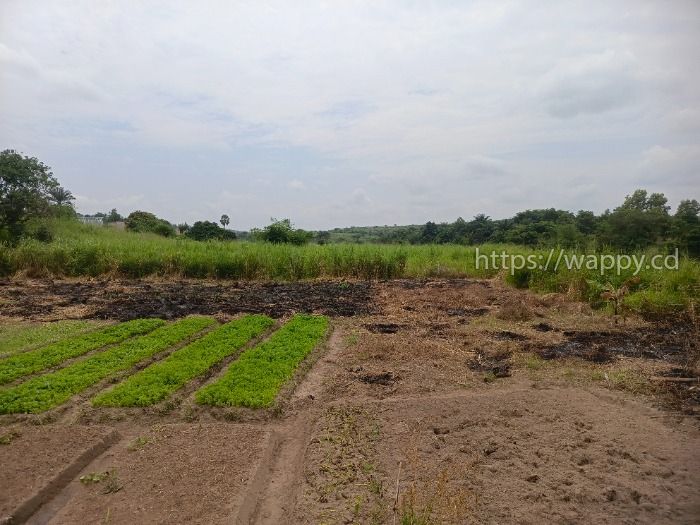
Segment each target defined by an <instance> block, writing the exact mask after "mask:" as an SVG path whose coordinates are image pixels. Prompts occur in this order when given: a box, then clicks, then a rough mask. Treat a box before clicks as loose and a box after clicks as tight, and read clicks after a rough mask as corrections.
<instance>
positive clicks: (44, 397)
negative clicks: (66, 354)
mask: <svg viewBox="0 0 700 525" xmlns="http://www.w3.org/2000/svg"><path fill="white" fill-rule="evenodd" d="M215 322H216V321H215V320H214V319H212V318H210V317H189V318H185V319H182V320H180V321H177V322H175V323H172V324H169V325H166V326H162V327H160V328H157V329H155V330H154V331H153V332H151V333H149V334H146V335H144V336H141V337H138V338H136V339H130V340H127V341H125V342H123V343H121V344H119V345H117V346H115V347H112V348H110V349H108V350H105V351H104V352H100V353H98V354H96V355H94V356H91V357H89V358H88V359H86V360H84V361H80V362H78V363H75V364H73V365H71V366H68V367H66V368H62V369H60V370H58V371H56V372H53V373H50V374H45V375H41V376H37V377H33V378H31V379H29V380H28V381H25V382H24V383H21V384H20V385H18V386H16V387H14V388H8V389H6V390H0V414H17V413H37V412H43V411H45V410H48V409H50V408H53V407H55V406H58V405H60V404H62V403H64V402H65V401H67V400H68V399H70V398H71V397H72V396H74V395H75V394H78V393H80V392H82V391H83V390H85V389H86V388H88V387H89V386H91V385H94V384H95V383H97V382H99V381H101V380H102V379H104V378H106V377H108V376H109V375H110V374H114V373H116V372H119V371H122V370H128V369H129V368H131V367H132V366H134V365H136V364H137V363H138V362H140V361H142V360H144V359H146V358H147V357H151V356H153V355H155V354H156V353H158V352H161V351H163V350H166V349H168V348H170V347H171V346H173V345H174V344H177V343H178V342H180V341H182V340H184V339H187V338H188V337H191V336H193V335H195V334H196V333H197V332H200V331H201V330H203V329H204V328H206V327H208V326H211V325H212V324H213V323H215Z"/></svg>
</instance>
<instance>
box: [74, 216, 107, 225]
mask: <svg viewBox="0 0 700 525" xmlns="http://www.w3.org/2000/svg"><path fill="white" fill-rule="evenodd" d="M102 219H103V217H96V216H94V215H78V220H79V221H80V222H82V223H83V224H94V225H100V226H101V225H102Z"/></svg>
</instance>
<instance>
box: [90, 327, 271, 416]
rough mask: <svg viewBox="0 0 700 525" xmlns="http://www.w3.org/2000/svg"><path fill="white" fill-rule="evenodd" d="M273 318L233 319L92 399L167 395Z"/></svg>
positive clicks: (143, 402)
mask: <svg viewBox="0 0 700 525" xmlns="http://www.w3.org/2000/svg"><path fill="white" fill-rule="evenodd" d="M273 324H274V321H273V320H272V319H270V318H269V317H267V316H264V315H248V316H246V317H242V318H240V319H235V320H233V321H231V322H230V323H227V324H225V325H224V326H222V327H220V328H217V329H216V330H214V331H213V332H210V333H208V334H207V335H205V336H204V337H202V338H201V339H198V340H197V341H194V342H193V343H190V344H189V345H187V346H186V347H184V348H182V349H180V350H177V351H176V352H173V353H172V354H171V355H169V356H168V357H167V358H165V359H164V360H162V361H159V362H158V363H154V364H152V365H151V366H149V367H147V368H145V369H144V370H142V371H141V372H139V373H137V374H135V375H133V376H131V377H130V378H128V379H127V380H126V381H124V382H123V383H120V384H119V385H117V386H116V387H114V388H113V389H111V390H107V391H106V392H103V393H101V394H100V395H98V396H97V397H95V399H94V400H93V405H95V406H122V407H124V406H148V405H153V404H155V403H158V402H159V401H162V400H163V399H165V398H167V397H168V396H169V395H170V394H172V393H173V392H174V391H176V390H178V389H179V388H181V387H183V386H184V385H185V384H186V383H188V382H189V381H191V380H192V379H194V378H195V377H197V376H200V375H202V374H204V373H206V372H207V370H209V369H210V368H211V367H212V366H214V365H215V364H216V363H218V362H219V361H221V360H222V359H224V358H225V357H227V356H229V355H231V354H233V353H235V352H236V351H238V350H240V349H241V348H242V347H243V346H244V345H245V344H246V343H247V342H248V341H250V340H251V339H253V338H254V337H257V336H259V335H261V334H262V333H263V332H265V330H267V329H268V328H269V327H271V326H272V325H273Z"/></svg>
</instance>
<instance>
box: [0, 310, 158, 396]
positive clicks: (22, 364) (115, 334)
mask: <svg viewBox="0 0 700 525" xmlns="http://www.w3.org/2000/svg"><path fill="white" fill-rule="evenodd" d="M163 324H165V321H162V320H161V319H137V320H135V321H127V322H126V323H121V324H118V325H115V326H108V327H107V328H103V329H101V330H97V331H95V332H90V333H87V334H83V335H79V336H76V337H71V338H69V339H64V340H62V341H59V342H57V343H53V344H50V345H48V346H45V347H43V348H39V349H37V350H31V351H29V352H24V353H22V354H17V355H13V356H10V357H8V358H6V359H2V360H0V385H2V384H5V383H9V382H10V381H13V380H15V379H17V378H18V377H23V376H26V375H29V374H32V373H34V372H39V371H41V370H45V369H47V368H50V367H52V366H55V365H58V364H60V363H62V362H63V361H66V360H67V359H70V358H72V357H78V356H80V355H83V354H86V353H87V352H89V351H91V350H96V349H98V348H102V347H103V346H107V345H111V344H114V343H120V342H122V341H124V340H125V339H128V338H129V337H133V336H135V335H142V334H145V333H148V332H150V331H151V330H153V329H154V328H156V327H158V326H161V325H163Z"/></svg>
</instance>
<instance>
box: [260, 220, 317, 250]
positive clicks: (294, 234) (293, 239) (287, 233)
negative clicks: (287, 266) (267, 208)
mask: <svg viewBox="0 0 700 525" xmlns="http://www.w3.org/2000/svg"><path fill="white" fill-rule="evenodd" d="M251 235H252V237H253V239H256V240H259V241H265V242H271V243H274V244H294V245H296V246H301V245H303V244H306V243H308V242H309V241H310V240H311V238H312V237H313V234H312V233H311V232H307V231H304V230H300V229H296V228H294V225H293V224H292V222H291V221H290V220H289V219H282V220H277V219H272V224H270V225H269V226H266V227H265V228H263V229H262V230H257V229H254V230H252V231H251Z"/></svg>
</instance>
